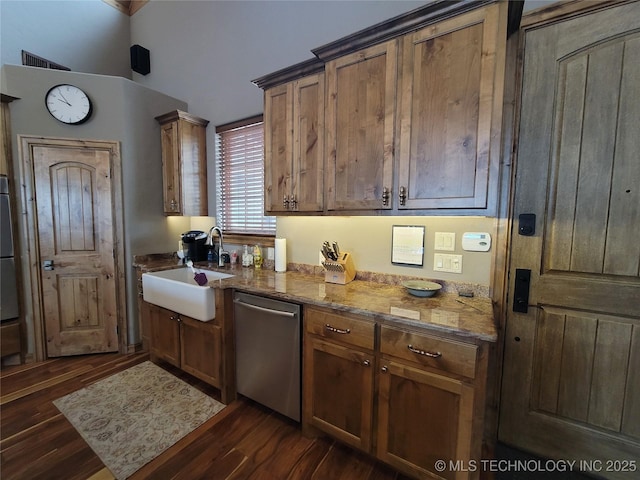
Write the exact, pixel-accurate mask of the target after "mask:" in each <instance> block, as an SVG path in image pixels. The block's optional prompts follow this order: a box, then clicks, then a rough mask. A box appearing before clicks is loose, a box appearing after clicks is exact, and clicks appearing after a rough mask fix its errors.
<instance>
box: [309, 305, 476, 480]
mask: <svg viewBox="0 0 640 480" xmlns="http://www.w3.org/2000/svg"><path fill="white" fill-rule="evenodd" d="M303 318H304V322H305V337H304V349H305V353H304V365H303V379H304V381H303V431H304V432H305V433H306V434H309V435H311V434H313V433H314V430H320V431H322V432H324V433H326V434H329V435H330V436H332V437H334V438H336V439H337V440H340V441H341V442H343V443H345V444H348V445H350V446H352V447H355V448H358V449H360V450H362V451H364V452H367V453H369V454H372V455H375V456H376V457H377V458H378V459H380V460H381V461H383V462H385V463H387V464H389V465H391V466H392V467H394V468H395V469H397V470H398V471H400V472H402V473H404V474H407V475H409V476H411V477H414V478H442V479H447V480H450V479H456V480H458V479H468V478H476V477H477V476H478V474H479V472H471V471H469V470H471V469H470V468H464V467H469V465H471V464H470V460H474V461H479V460H480V458H481V448H482V432H483V420H484V395H485V384H486V363H487V361H486V354H485V350H486V349H485V348H484V346H483V345H476V344H473V343H466V342H459V341H456V340H454V339H449V338H444V337H440V336H435V335H430V334H423V333H422V332H419V331H408V330H405V329H400V328H395V327H390V326H387V325H376V324H375V323H374V322H373V321H371V320H367V319H365V318H361V317H358V316H357V315H351V314H344V313H341V312H338V311H334V310H330V309H323V308H319V307H307V308H306V309H305V313H304V317H303ZM438 460H442V461H444V462H445V466H446V468H445V469H444V470H443V471H442V472H440V471H438V469H437V468H436V462H437V461H438ZM456 465H457V466H458V467H459V468H457V469H456V468H455V466H456ZM450 467H454V468H450Z"/></svg>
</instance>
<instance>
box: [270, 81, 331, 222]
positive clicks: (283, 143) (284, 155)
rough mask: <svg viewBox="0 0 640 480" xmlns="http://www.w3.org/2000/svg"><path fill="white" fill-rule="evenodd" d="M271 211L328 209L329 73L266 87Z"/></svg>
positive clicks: (316, 210) (318, 210)
mask: <svg viewBox="0 0 640 480" xmlns="http://www.w3.org/2000/svg"><path fill="white" fill-rule="evenodd" d="M264 110H265V120H264V131H265V139H264V144H265V206H266V207H265V208H266V210H267V213H280V214H281V213H288V212H321V211H322V210H323V209H324V201H323V199H324V192H323V185H324V182H323V180H324V73H318V74H315V75H309V76H307V77H304V78H302V79H299V80H295V81H292V82H289V83H286V84H284V85H278V86H276V87H273V88H270V89H268V90H266V91H265V108H264Z"/></svg>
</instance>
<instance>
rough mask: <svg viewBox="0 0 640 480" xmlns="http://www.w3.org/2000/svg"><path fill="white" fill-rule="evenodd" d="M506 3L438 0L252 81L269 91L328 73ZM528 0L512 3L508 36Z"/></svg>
mask: <svg viewBox="0 0 640 480" xmlns="http://www.w3.org/2000/svg"><path fill="white" fill-rule="evenodd" d="M504 1H505V0H437V1H434V2H432V3H429V4H427V5H425V6H423V7H418V8H416V9H414V10H411V11H410V12H407V13H403V14H401V15H398V16H396V17H393V18H390V19H389V20H385V21H383V22H380V23H377V24H375V25H373V26H371V27H367V28H365V29H363V30H360V31H358V32H355V33H353V34H350V35H347V36H345V37H342V38H340V39H338V40H336V41H334V42H331V43H327V44H325V45H323V46H321V47H317V48H314V49H313V50H311V52H312V53H313V54H314V55H315V56H316V58H312V59H310V60H306V61H304V62H300V63H297V64H295V65H292V66H290V67H287V68H283V69H281V70H278V71H276V72H273V73H270V74H267V75H264V76H262V77H259V78H256V79H255V80H252V81H251V82H252V83H254V84H255V85H257V86H258V87H260V88H262V89H263V90H267V89H269V88H271V87H275V86H278V85H281V84H284V83H287V82H290V81H292V80H297V79H298V78H302V77H305V76H307V75H311V74H313V73H317V72H320V71H322V70H324V64H325V63H326V62H329V61H331V60H335V59H336V58H339V57H342V56H344V55H347V54H350V53H353V52H356V51H358V50H362V49H364V48H367V47H371V46H373V45H377V44H380V43H383V42H385V41H387V40H391V39H393V38H396V37H399V36H402V35H404V34H407V33H409V32H412V31H414V30H419V29H421V28H423V27H425V26H427V25H430V24H432V23H436V22H439V21H442V20H444V19H447V18H451V17H454V16H456V15H460V14H462V13H465V12H468V11H471V10H474V9H476V8H480V7H482V6H485V5H488V4H491V3H497V2H504ZM523 5H524V0H511V1H509V15H508V16H509V20H508V32H507V33H508V35H511V33H513V32H515V31H517V30H518V28H519V27H520V19H521V18H522V8H523Z"/></svg>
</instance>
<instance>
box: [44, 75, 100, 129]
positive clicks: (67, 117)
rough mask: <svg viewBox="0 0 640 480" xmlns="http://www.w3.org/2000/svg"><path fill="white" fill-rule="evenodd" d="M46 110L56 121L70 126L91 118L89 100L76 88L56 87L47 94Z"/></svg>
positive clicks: (69, 86)
mask: <svg viewBox="0 0 640 480" xmlns="http://www.w3.org/2000/svg"><path fill="white" fill-rule="evenodd" d="M45 102H46V104H47V110H49V113H50V114H51V115H53V117H54V118H55V119H56V120H60V121H61V122H63V123H68V124H71V125H78V124H80V123H83V122H86V121H87V120H88V119H89V117H90V116H91V112H92V109H93V107H92V105H91V100H90V99H89V97H88V96H87V94H86V93H84V92H83V91H82V90H81V89H79V88H78V87H75V86H73V85H56V86H55V87H53V88H51V90H49V91H48V92H47V96H46V99H45Z"/></svg>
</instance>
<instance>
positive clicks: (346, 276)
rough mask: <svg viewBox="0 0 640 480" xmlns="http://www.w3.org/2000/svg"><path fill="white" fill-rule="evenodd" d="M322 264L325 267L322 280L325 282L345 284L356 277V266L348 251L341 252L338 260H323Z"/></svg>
mask: <svg viewBox="0 0 640 480" xmlns="http://www.w3.org/2000/svg"><path fill="white" fill-rule="evenodd" d="M322 266H323V267H324V269H325V272H324V281H325V282H327V283H337V284H339V285H346V284H347V283H349V282H350V281H352V280H353V279H354V278H356V267H355V265H354V264H353V259H352V258H351V254H350V253H348V252H343V253H341V254H340V258H338V260H335V261H334V260H325V261H324V262H322Z"/></svg>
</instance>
